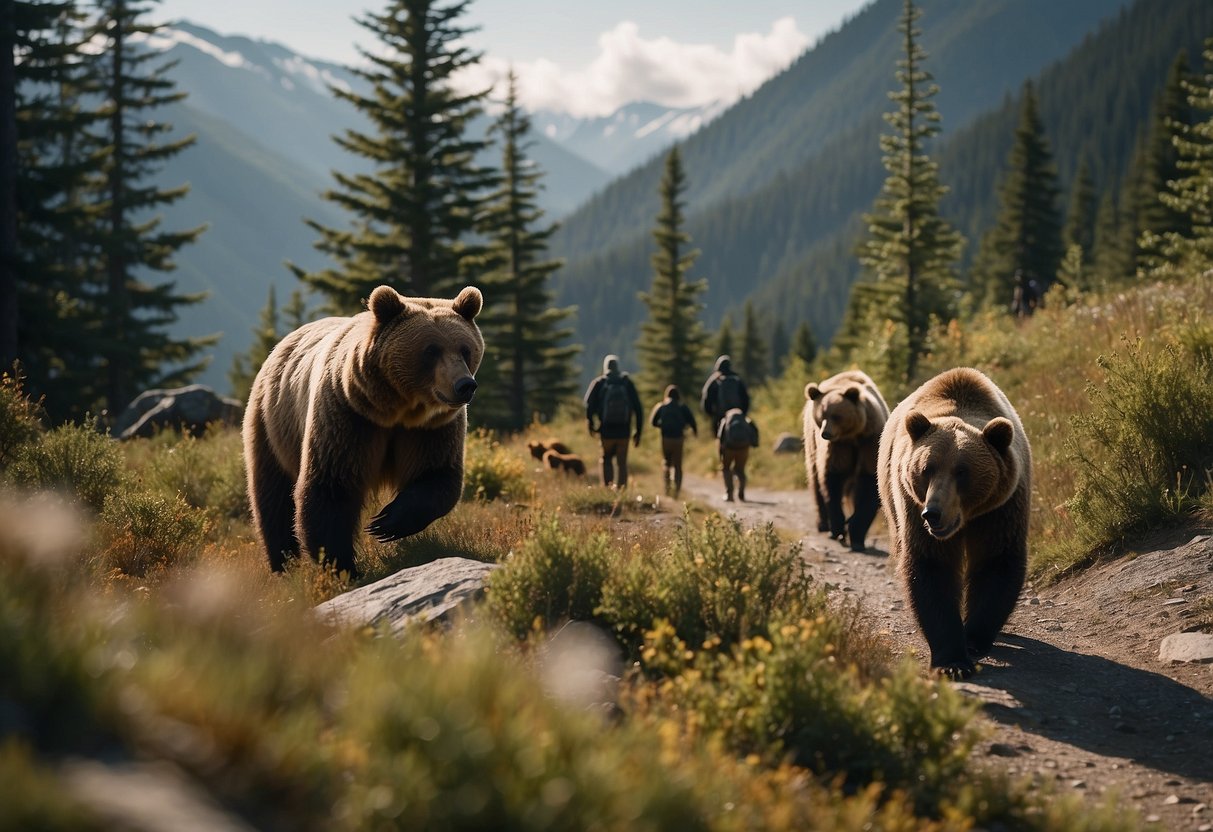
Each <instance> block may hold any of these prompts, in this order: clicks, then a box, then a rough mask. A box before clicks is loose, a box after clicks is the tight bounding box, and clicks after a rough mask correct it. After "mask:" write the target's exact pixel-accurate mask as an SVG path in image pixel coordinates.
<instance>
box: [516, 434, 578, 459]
mask: <svg viewBox="0 0 1213 832" xmlns="http://www.w3.org/2000/svg"><path fill="white" fill-rule="evenodd" d="M526 446H527V449H528V450H530V452H531V456H533V457H535V459H540V460H541V459H543V455H544V454H545V453H547V452H548V451H556V452H557V453H561V454H571V453H572V452H573V451H572V449H571V448H570V447H569V446H568V445H566V444H564V443H563V442H561V441H560V440H558V439H545V440H543V441H542V442H540V441H538V440H531V441H530V442H527V443H526Z"/></svg>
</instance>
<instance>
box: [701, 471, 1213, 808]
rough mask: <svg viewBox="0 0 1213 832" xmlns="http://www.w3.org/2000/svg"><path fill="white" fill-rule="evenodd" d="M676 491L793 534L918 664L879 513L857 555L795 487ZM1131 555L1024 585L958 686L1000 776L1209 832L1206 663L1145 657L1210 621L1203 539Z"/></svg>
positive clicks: (1212, 588)
mask: <svg viewBox="0 0 1213 832" xmlns="http://www.w3.org/2000/svg"><path fill="white" fill-rule="evenodd" d="M683 491H684V494H685V496H687V497H688V498H690V499H694V500H697V501H700V502H703V503H705V504H707V505H709V506H711V507H713V508H715V509H717V510H719V511H721V512H722V513H723V514H726V515H727V514H734V515H736V516H737V517H738V518H739V519H741V520H742V521H743V522H745V523H747V524H758V523H767V522H770V523H773V524H775V526H776V527H778V528H780V529H782V530H784V531H786V532H790V533H792V534H794V535H797V536H799V537H800V539H801V540H802V542H803V544H804V551H805V558H806V560H807V561H808V562H809V563H810V565H811V567H812V570H813V572H814V574H815V575H816V576H817V578H818V580H820V581H822V582H825V583H828V584H830V585H831V586H833V587H835V590H834V591H836V592H840V593H846V594H848V595H851V596H852V597H855V598H857V599H858V600H859V602H860V604H861V605H862V608H863V610H864V615H865V617H866V618H867V619H868V620H869V621H870V622H871V623H872V624H873V626H874V627H875V629H876V630H877V631H878V632H881V633H883V634H885V635H886V636H887V638H888V639H889V640H890V642H891V643H892V644H893V646H894V648H895V649H896V650H897V651H898V652H900V653H910V652H914V653H916V654H917V655H918V656H919V657H920V660H921V661H922V662H923V667H924V668H925V666H926V665H925V659H926V656H927V650H926V642H925V641H923V639H922V638H921V636H920V635H919V633H918V630H917V627H916V626H915V623H914V619H913V617H912V615H911V613H910V611H909V610H908V609H907V608H906V605H905V602H904V600H903V595H902V591H901V586H900V583H899V581H898V579H897V575H896V571H895V569H894V566H893V564H892V563H891V562H890V560H889V552H888V549H889V547H888V538H887V535H886V533H885V530H884V527H883V524H882V523H880V521H878V522H877V525H876V526H875V527H874V529H873V533H872V534H870V535H869V540H868V547H869V549H868V552H867V553H863V554H860V553H854V552H851V551H850V549H848V548H847V547H845V546H842V545H841V544H839V543H837V542H835V541H833V540H830V539H829V538H828V537H827V536H825V535H823V534H820V533H819V532H817V523H816V517H815V509H814V508H813V507H812V506H811V501H810V499H809V495H808V492H807V491H768V490H764V489H762V488H758V487H753V486H751V487H749V488H748V489H747V495H746V496H747V497H748V498H749V501H748V502H745V503H725V502H724V501H723V499H722V496H723V495H722V492H723V488H722V487H721V485H720V484H719V481H718V480H716V479H712V480H709V479H707V478H704V477H695V476H688V478H687V479H686V481H685V482H684V484H683ZM1140 551H1141V552H1143V553H1142V554H1140V555H1139V556H1137V557H1136V558H1126V559H1122V560H1120V561H1117V562H1114V563H1111V564H1107V565H1104V566H1100V567H1097V568H1093V569H1091V570H1088V571H1087V572H1086V573H1084V574H1083V575H1080V576H1078V577H1077V578H1074V579H1070V580H1067V581H1064V582H1062V583H1059V584H1055V585H1051V586H1048V587H1043V588H1039V590H1038V589H1037V588H1034V587H1032V586H1031V585H1029V586H1027V587H1025V589H1024V593H1023V595H1022V596H1021V598H1020V603H1019V605H1018V606H1017V608H1016V610H1015V613H1014V614H1013V615H1012V617H1011V620H1010V621H1009V622H1008V624H1007V626H1006V628H1004V633H1003V636H1002V637H1001V638H1000V639H999V641H998V643H997V645H996V647H995V650H994V653H993V655H992V656H991V657H990V658H989V659H988V660H986V661H985V662H983V666H982V669H981V672H979V673H978V674H977V675H976V676H974V677H973V679H972V680H970V681H968V682H964V683H959V684H957V687H959V688H960V689H961V690H963V691H965V693H967V694H969V695H971V696H974V697H977V698H979V699H981V700H982V702H983V703H984V705H983V712H984V715H985V720H986V722H987V723H988V726H989V729H990V731H989V734H988V736H987V738H986V740H985V742H983V744H982V746H981V748H980V750H979V752H978V753H982V754H985V755H987V756H988V757H989V758H990V759H991V761H992V762H995V763H997V764H1000V765H1002V766H1003V767H1004V768H1005V769H1006V770H1008V771H1010V772H1011V773H1012V774H1013V775H1015V776H1017V777H1029V778H1032V779H1033V780H1034V781H1036V782H1039V783H1050V784H1053V786H1054V787H1055V788H1057V789H1058V790H1059V791H1061V792H1075V791H1077V792H1080V793H1082V794H1084V795H1086V796H1088V797H1090V798H1091V799H1093V800H1100V799H1102V798H1103V797H1104V796H1105V795H1116V796H1119V797H1120V798H1121V800H1122V801H1123V802H1124V803H1125V804H1129V805H1132V806H1133V807H1135V808H1136V809H1137V810H1138V811H1139V812H1140V813H1141V817H1142V819H1143V820H1145V821H1146V822H1147V823H1148V824H1149V825H1151V826H1153V827H1154V828H1158V829H1176V830H1201V831H1202V832H1204V830H1213V665H1208V664H1204V665H1170V664H1166V663H1163V662H1161V661H1159V659H1158V646H1159V642H1160V641H1161V639H1162V638H1163V637H1165V636H1167V635H1169V634H1171V633H1175V632H1180V631H1182V630H1185V629H1190V628H1192V626H1193V624H1194V622H1196V621H1204V622H1207V621H1208V620H1209V618H1210V610H1213V537H1210V536H1209V534H1208V530H1205V531H1204V532H1203V533H1202V532H1193V531H1191V530H1188V531H1186V532H1183V533H1179V534H1178V535H1176V534H1172V535H1171V536H1170V539H1167V538H1165V537H1164V538H1160V539H1159V540H1157V541H1155V542H1154V545H1152V546H1149V547H1145V548H1143V549H1141V550H1140Z"/></svg>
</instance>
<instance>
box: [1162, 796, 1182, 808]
mask: <svg viewBox="0 0 1213 832" xmlns="http://www.w3.org/2000/svg"><path fill="white" fill-rule="evenodd" d="M1178 803H1179V795H1177V794H1169V795H1167V796H1166V797H1165V798H1164V799H1163V801H1162V805H1163V806H1175V805H1177V804H1178Z"/></svg>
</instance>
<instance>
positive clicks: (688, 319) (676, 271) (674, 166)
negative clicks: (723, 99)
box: [636, 145, 708, 398]
mask: <svg viewBox="0 0 1213 832" xmlns="http://www.w3.org/2000/svg"><path fill="white" fill-rule="evenodd" d="M686 187H687V184H686V175H685V173H684V172H683V169H682V155H681V153H680V152H679V150H678V146H677V145H675V146H674V147H673V148H672V149H671V150H670V152H669V154H668V155H667V156H666V160H665V174H664V175H663V176H662V178H661V186H660V188H659V193H660V196H661V210H660V211H659V212H658V214H657V225H656V227H654V229H653V239H654V241H655V242H656V243H657V251H656V252H655V253H654V254H653V260H652V262H653V269H654V272H655V274H654V276H653V285H652V287H651V288H650V289H649V291H647V292H641V293H640V299H641V300H643V301H644V304H645V306H647V307H648V310H649V317H648V320H646V321H645V322H644V323H643V324H642V325H641V327H640V337H639V339H638V340H637V342H636V352H637V354H638V356H639V359H640V369H641V387H642V390H643V392H644V393H645V395H646V396H647V397H648V398H657V397H659V396H660V394H661V392H662V391H663V390H664V389H665V386H666V385H667V384H677V385H678V387H679V389H681V390H683V391H691V390H695V389H697V387H698V384H699V383H700V382H701V381H702V379H701V378H700V375H701V373H702V370H701V367H700V364H701V362H702V361H703V358H704V349H705V347H706V346H707V342H708V336H707V332H706V331H705V330H704V328H703V323H702V322H701V321H700V318H699V313H700V311H701V310H702V309H703V304H702V303H701V302H700V300H699V296H700V294H701V293H702V292H704V291H705V290H706V289H707V281H706V280H689V279H688V278H687V272H688V271H689V270H690V268H691V264H692V263H694V262H695V258H696V257H697V256H698V255H699V252H698V251H697V250H688V249H687V246H688V244H689V243H690V241H691V237H690V235H689V234H687V232H686V231H685V230H684V226H685V224H686V217H685V214H684V212H683V209H684V207H685V206H684V203H683V194H684V193H685V192H686Z"/></svg>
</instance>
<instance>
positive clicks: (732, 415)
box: [716, 407, 758, 503]
mask: <svg viewBox="0 0 1213 832" xmlns="http://www.w3.org/2000/svg"><path fill="white" fill-rule="evenodd" d="M716 438H717V439H719V440H720V467H721V470H722V471H723V472H724V488H725V492H724V501H725V502H726V503H731V502H733V478H734V477H736V478H737V499H739V500H741V501H742V502H743V503H744V502H745V464H746V462H747V461H748V460H749V458H750V448H757V447H758V426H757V425H756V424H754V420H753V419H751V418H750V417H749V416H747V415H745V413H744V412H743V411H742V410H741V408H740V407H734V408H733V409H731V410H729V411H728V412H727V413H725V414H724V418H723V419H721V420H720V427H719V428H718V429H717V431H716Z"/></svg>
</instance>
